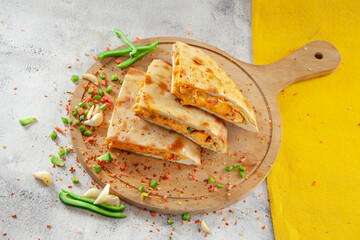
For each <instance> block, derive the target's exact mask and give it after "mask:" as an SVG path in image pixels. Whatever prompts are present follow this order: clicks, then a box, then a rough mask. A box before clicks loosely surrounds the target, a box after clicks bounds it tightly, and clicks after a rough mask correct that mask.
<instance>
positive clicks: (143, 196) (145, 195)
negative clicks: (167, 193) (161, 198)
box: [140, 192, 149, 198]
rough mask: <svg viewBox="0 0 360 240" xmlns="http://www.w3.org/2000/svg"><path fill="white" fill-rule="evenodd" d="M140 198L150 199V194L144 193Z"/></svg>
mask: <svg viewBox="0 0 360 240" xmlns="http://www.w3.org/2000/svg"><path fill="white" fill-rule="evenodd" d="M140 197H141V198H146V197H149V194H148V193H146V192H143V193H141V195H140Z"/></svg>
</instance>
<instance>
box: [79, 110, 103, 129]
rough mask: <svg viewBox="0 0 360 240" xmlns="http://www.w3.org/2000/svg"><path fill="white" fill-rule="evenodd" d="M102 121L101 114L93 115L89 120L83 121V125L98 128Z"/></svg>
mask: <svg viewBox="0 0 360 240" xmlns="http://www.w3.org/2000/svg"><path fill="white" fill-rule="evenodd" d="M103 120H104V116H103V113H102V112H99V113H97V114H95V115H94V116H93V117H92V118H91V119H89V120H86V121H84V122H83V123H84V125H86V126H91V127H97V126H100V125H101V123H102V122H103Z"/></svg>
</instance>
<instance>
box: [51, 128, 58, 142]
mask: <svg viewBox="0 0 360 240" xmlns="http://www.w3.org/2000/svg"><path fill="white" fill-rule="evenodd" d="M50 137H51V139H52V140H55V138H56V137H57V133H56V132H55V130H53V131H52V133H51V134H50Z"/></svg>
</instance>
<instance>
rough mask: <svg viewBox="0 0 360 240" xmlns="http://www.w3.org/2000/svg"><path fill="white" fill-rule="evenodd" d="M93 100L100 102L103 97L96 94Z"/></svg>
mask: <svg viewBox="0 0 360 240" xmlns="http://www.w3.org/2000/svg"><path fill="white" fill-rule="evenodd" d="M93 99H94V100H100V99H101V96H100V95H97V94H96V95H95V96H93Z"/></svg>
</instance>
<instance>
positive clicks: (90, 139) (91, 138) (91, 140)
mask: <svg viewBox="0 0 360 240" xmlns="http://www.w3.org/2000/svg"><path fill="white" fill-rule="evenodd" d="M87 141H88V142H94V141H95V137H94V136H92V137H88V138H87Z"/></svg>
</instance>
